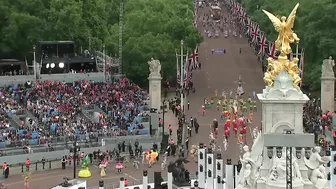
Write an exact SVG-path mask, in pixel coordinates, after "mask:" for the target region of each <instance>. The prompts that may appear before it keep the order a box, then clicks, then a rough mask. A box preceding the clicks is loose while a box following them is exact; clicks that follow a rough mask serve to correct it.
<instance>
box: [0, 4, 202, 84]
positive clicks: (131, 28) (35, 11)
mask: <svg viewBox="0 0 336 189" xmlns="http://www.w3.org/2000/svg"><path fill="white" fill-rule="evenodd" d="M119 5H120V0H82V1H78V0H16V1H10V0H2V2H1V4H0V34H1V36H3V37H2V38H0V57H2V58H17V59H24V58H25V57H27V56H29V54H30V52H31V51H32V46H33V45H34V44H36V43H37V42H38V41H43V40H51V41H52V40H73V41H75V42H76V43H77V47H79V48H80V47H82V49H89V48H90V49H92V50H94V49H96V50H102V46H103V45H105V46H106V50H107V52H108V54H111V55H117V54H118V44H119ZM192 11H193V2H192V1H190V0H170V1H166V0H137V1H131V0H124V24H123V28H124V31H123V45H124V46H123V63H124V72H125V73H126V75H127V76H128V77H129V78H130V79H132V80H134V81H137V83H139V84H145V83H147V79H146V78H147V77H148V72H149V71H148V65H147V62H148V61H149V60H150V59H151V57H153V58H157V59H159V60H160V61H161V64H162V74H163V76H164V77H165V78H169V79H172V78H173V76H174V75H175V74H174V73H175V72H174V69H175V57H174V56H175V48H179V43H180V40H182V39H183V40H185V44H186V47H187V49H189V52H190V51H191V49H193V48H195V47H196V45H197V44H199V43H200V42H201V41H202V36H201V35H200V34H199V32H198V31H197V29H196V28H195V27H194V26H193V12H192Z"/></svg>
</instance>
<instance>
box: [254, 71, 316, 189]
mask: <svg viewBox="0 0 336 189" xmlns="http://www.w3.org/2000/svg"><path fill="white" fill-rule="evenodd" d="M257 96H258V98H259V100H260V101H261V103H262V134H269V133H279V134H283V132H284V129H293V130H294V131H293V132H294V133H295V134H301V133H303V118H302V114H303V106H304V104H305V103H306V102H307V101H308V100H309V98H308V97H307V95H305V94H303V93H302V92H301V90H300V89H299V88H294V87H293V79H292V78H291V77H290V75H289V74H288V73H287V72H286V71H281V72H280V73H279V75H278V76H277V77H276V78H275V80H274V87H272V88H269V87H266V88H265V89H264V90H263V93H262V94H258V95H257ZM261 148H263V154H264V155H263V157H262V166H261V167H260V178H259V180H258V181H257V188H258V189H285V188H286V181H285V180H277V181H272V180H270V179H269V175H270V169H271V168H272V166H273V163H272V162H273V161H272V159H270V158H269V157H268V156H267V154H268V153H267V148H266V147H262V146H261ZM252 150H253V149H252ZM297 161H298V164H299V168H300V172H301V173H302V174H301V175H302V177H304V178H303V180H304V181H308V182H306V183H302V181H300V180H294V181H293V189H307V188H309V186H310V185H311V183H310V182H309V180H308V178H307V174H305V173H306V171H307V168H306V166H305V164H304V163H303V158H301V159H298V160H297Z"/></svg>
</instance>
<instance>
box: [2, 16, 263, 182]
mask: <svg viewBox="0 0 336 189" xmlns="http://www.w3.org/2000/svg"><path fill="white" fill-rule="evenodd" d="M203 11H204V10H203ZM203 11H200V14H203ZM224 14H225V15H226V14H227V13H224ZM199 25H200V24H199ZM199 30H200V31H201V32H202V33H203V31H204V28H199ZM240 48H241V50H242V53H241V54H240V53H239V49H240ZM212 49H226V54H220V55H214V54H212V53H211V50H212ZM199 60H200V61H201V63H202V69H201V70H197V71H195V72H194V74H193V81H194V85H195V87H196V93H191V94H190V95H189V96H188V98H187V100H189V101H190V110H189V111H187V115H188V119H189V118H190V117H191V116H192V117H197V118H198V122H199V123H200V126H201V127H200V130H199V134H198V135H197V136H195V133H194V132H193V133H192V137H191V139H190V142H189V145H190V146H191V145H192V144H198V143H200V142H202V143H205V144H208V143H209V134H210V128H209V125H210V123H212V121H213V119H214V118H216V119H217V120H220V113H219V112H218V111H217V110H216V108H214V107H213V108H211V109H208V110H207V112H206V115H205V116H201V115H199V111H200V108H201V106H202V105H203V102H204V98H205V97H211V96H213V94H214V91H215V90H218V94H219V95H220V94H221V91H222V89H224V90H225V91H226V92H228V91H229V90H233V91H236V89H237V82H235V81H237V80H238V75H242V80H243V82H244V83H243V88H244V90H245V94H244V95H243V98H244V99H247V98H248V96H249V95H252V91H256V92H257V93H261V92H262V89H263V87H264V86H265V85H264V83H263V81H262V70H261V64H260V63H259V62H258V60H257V57H256V56H255V55H254V53H253V50H252V49H251V47H250V46H249V45H248V43H247V39H245V38H239V37H236V38H235V37H233V36H229V37H228V38H226V39H225V38H224V37H223V36H220V37H219V38H207V37H205V40H204V42H203V43H202V44H201V45H200V47H199ZM258 110H260V104H258ZM167 117H169V118H172V117H173V116H172V115H167ZM172 119H173V118H172ZM260 121H261V113H260V111H259V112H256V113H254V118H253V123H252V124H250V126H249V127H250V128H253V127H255V126H258V127H259V126H260ZM172 122H175V123H176V121H172ZM166 123H167V122H166ZM223 124H224V123H223V122H220V127H219V129H220V133H219V136H220V137H219V139H218V142H217V144H218V145H221V149H223V145H222V141H223V129H222V128H223ZM248 131H249V130H248ZM174 133H175V132H174ZM247 136H248V137H247V143H248V144H249V145H251V143H252V141H251V135H250V132H248V133H247ZM222 154H223V158H224V159H227V158H230V159H232V161H233V163H237V161H238V159H239V155H240V150H239V147H238V145H237V138H236V137H234V136H231V137H230V138H229V145H228V150H227V151H226V152H223V150H222ZM114 166H115V165H111V168H108V169H107V176H106V177H104V178H101V177H100V175H99V169H98V168H97V167H92V168H91V170H92V177H91V178H88V179H87V181H88V185H89V187H93V186H97V185H98V181H99V180H101V179H102V180H104V181H105V183H106V184H108V183H118V181H119V178H120V177H125V178H127V179H128V180H129V182H130V183H132V182H138V183H140V182H141V180H142V170H143V169H144V166H142V165H141V167H140V170H137V171H135V170H134V169H133V168H131V167H128V168H125V169H124V170H123V173H121V174H118V173H116V172H115V170H114V169H113V167H114ZM186 167H187V168H189V170H190V172H191V173H195V171H196V169H197V166H196V165H195V163H194V161H193V160H191V159H190V163H188V164H186ZM146 169H148V168H146ZM154 170H157V171H158V170H160V165H158V164H157V165H154V166H153V167H152V168H149V169H148V171H149V177H151V178H153V175H154ZM193 175H194V174H193ZM72 176H73V171H72V169H71V168H67V169H66V170H61V169H57V170H53V171H45V172H37V173H34V174H33V175H32V178H31V183H30V186H31V188H32V189H46V188H50V187H52V186H55V185H57V184H59V183H61V182H62V181H63V179H62V178H63V177H70V178H72ZM162 176H163V177H166V173H165V172H162ZM6 183H8V184H9V186H10V188H11V189H21V188H23V177H22V175H13V176H10V178H9V179H8V180H7V181H6Z"/></svg>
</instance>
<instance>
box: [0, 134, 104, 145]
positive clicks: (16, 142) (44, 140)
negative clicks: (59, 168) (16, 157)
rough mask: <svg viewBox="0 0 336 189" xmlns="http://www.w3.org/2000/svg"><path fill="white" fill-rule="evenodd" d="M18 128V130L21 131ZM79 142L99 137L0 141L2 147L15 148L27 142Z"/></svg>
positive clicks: (31, 143) (51, 143) (90, 140)
mask: <svg viewBox="0 0 336 189" xmlns="http://www.w3.org/2000/svg"><path fill="white" fill-rule="evenodd" d="M21 131H22V130H18V131H17V132H19V133H20V132H21ZM75 140H76V141H78V142H87V141H88V142H98V141H99V140H98V137H93V136H88V135H75V136H63V137H50V138H35V139H25V140H20V141H2V142H0V148H15V147H19V148H20V147H25V146H26V145H27V144H28V145H29V146H30V147H32V146H37V145H45V144H46V143H48V144H50V145H55V144H59V143H69V142H73V141H75Z"/></svg>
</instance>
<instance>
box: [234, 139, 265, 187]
mask: <svg viewBox="0 0 336 189" xmlns="http://www.w3.org/2000/svg"><path fill="white" fill-rule="evenodd" d="M263 145H264V138H263V135H262V134H261V133H259V134H258V136H257V138H256V139H255V141H254V143H253V145H252V150H251V151H250V150H249V147H248V146H244V147H243V150H244V155H243V157H242V158H241V159H240V161H241V163H242V169H241V170H240V173H239V176H238V187H237V188H238V189H256V186H257V185H256V183H257V180H258V178H259V175H260V174H259V168H260V166H261V164H262V151H263Z"/></svg>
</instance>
